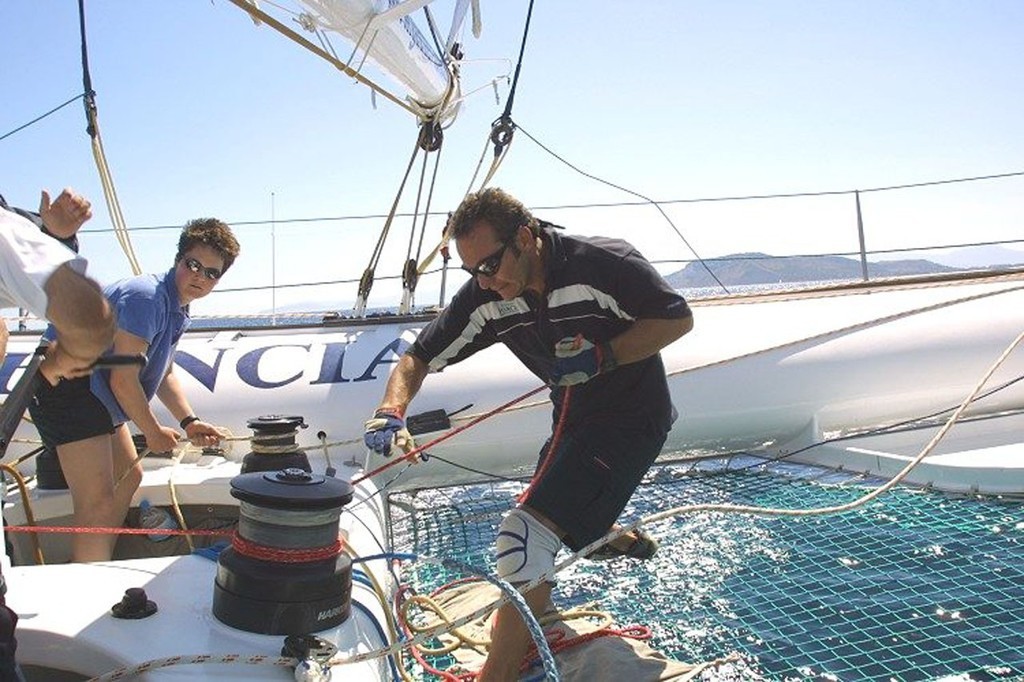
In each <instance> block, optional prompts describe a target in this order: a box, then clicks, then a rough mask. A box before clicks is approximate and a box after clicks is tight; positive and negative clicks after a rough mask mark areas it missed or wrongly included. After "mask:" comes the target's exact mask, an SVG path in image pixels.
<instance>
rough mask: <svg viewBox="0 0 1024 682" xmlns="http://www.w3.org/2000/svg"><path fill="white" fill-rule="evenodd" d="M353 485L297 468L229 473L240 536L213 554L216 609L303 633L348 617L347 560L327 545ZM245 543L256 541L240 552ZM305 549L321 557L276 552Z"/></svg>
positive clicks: (231, 619)
mask: <svg viewBox="0 0 1024 682" xmlns="http://www.w3.org/2000/svg"><path fill="white" fill-rule="evenodd" d="M352 493H353V489H352V485H351V484H350V483H348V482H347V481H341V480H338V479H336V478H329V477H324V476H320V475H317V474H311V473H309V472H307V471H304V470H303V469H299V468H289V469H284V470H282V471H260V472H252V473H245V474H240V475H238V476H236V477H235V478H233V479H232V480H231V494H232V495H233V496H234V497H236V498H237V499H238V500H239V501H240V503H239V519H238V535H239V536H240V538H241V541H242V542H241V543H237V542H236V543H233V545H232V547H229V548H228V549H225V550H224V551H223V552H221V555H220V558H219V560H218V562H217V577H216V579H215V581H214V591H213V615H214V616H216V618H217V619H218V620H220V621H221V622H222V623H224V624H225V625H230V626H231V627H235V628H238V629H239V630H245V631H246V632H255V633H260V634H267V635H304V634H309V633H312V632H319V631H321V630H326V629H329V628H333V627H336V626H337V625H340V624H341V623H343V622H345V620H347V619H348V617H349V615H350V613H351V608H352V604H351V597H352V562H351V560H350V559H349V557H348V556H347V555H346V554H345V553H344V552H342V551H339V552H338V553H337V554H333V553H332V552H331V551H330V548H331V547H332V546H333V545H334V543H335V542H336V541H337V539H338V518H339V517H340V516H341V509H342V507H343V506H344V505H346V504H348V503H349V502H350V501H351V500H352ZM243 545H244V546H250V547H251V546H255V547H256V548H257V550H258V551H257V552H256V553H255V554H256V555H253V554H249V553H243V551H248V550H242V549H241V547H242V546H243ZM303 550H309V553H310V554H312V555H317V554H319V555H323V558H315V559H312V560H301V561H292V560H285V559H278V558H275V556H276V555H281V556H285V555H294V554H295V553H302V551H303ZM325 552H326V554H325ZM292 558H294V557H292Z"/></svg>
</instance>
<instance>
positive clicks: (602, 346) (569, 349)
mask: <svg viewBox="0 0 1024 682" xmlns="http://www.w3.org/2000/svg"><path fill="white" fill-rule="evenodd" d="M615 366H616V363H615V356H614V355H613V354H612V349H611V346H609V345H608V344H607V343H599V344H596V345H595V344H594V343H593V342H592V341H588V340H587V339H585V338H583V336H582V335H580V334H577V335H576V336H573V337H566V338H564V339H562V340H561V341H559V342H558V343H556V344H555V367H554V369H553V370H552V371H551V383H553V384H555V385H556V386H575V385H576V384H582V383H585V382H587V381H590V380H591V379H593V378H594V377H596V376H597V375H598V374H601V373H602V372H610V371H611V370H613V369H615Z"/></svg>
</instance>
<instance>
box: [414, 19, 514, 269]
mask: <svg viewBox="0 0 1024 682" xmlns="http://www.w3.org/2000/svg"><path fill="white" fill-rule="evenodd" d="M474 14H475V12H474ZM532 16H533V0H530V6H529V7H528V8H527V11H526V23H525V25H524V26H523V38H522V41H521V42H520V45H519V58H518V59H517V60H516V68H515V72H514V74H513V76H512V85H511V86H510V88H509V95H508V99H506V100H505V110H504V112H503V113H502V114H501V116H500V117H498V119H497V120H495V121H494V122H493V123H492V124H491V133H490V136H489V138H488V140H489V142H490V143H492V144H493V145H494V159H493V160H492V161H491V167H490V170H489V171H488V172H487V175H486V176H485V178H484V180H483V182H481V183H480V189H483V188H484V187H486V186H487V185H488V184H489V183H490V181H491V179H492V178H493V177H494V174H495V173H496V172H497V170H498V167H499V166H500V165H501V162H502V161H504V159H505V155H506V154H507V153H508V149H509V146H510V145H511V144H512V136H513V133H514V132H515V128H516V124H515V123H514V122H513V121H512V104H513V101H514V100H515V95H516V87H517V86H518V85H519V75H520V72H521V71H522V67H523V56H524V55H525V53H526V40H527V38H528V37H529V34H530V18H531V17H532ZM487 144H488V143H487V142H485V143H484V152H483V153H482V154H481V156H480V161H481V164H482V162H483V157H484V155H485V154H486V152H487ZM479 172H480V164H478V165H477V168H476V171H475V172H474V173H473V179H472V180H470V183H469V189H467V191H466V194H469V192H470V191H471V190H472V187H473V183H474V182H475V181H476V176H477V174H478V173H479ZM463 196H465V195H463ZM451 228H452V225H451V223H450V222H449V223H446V224H445V227H444V230H443V231H442V233H441V239H440V240H439V241H438V243H437V245H436V246H434V248H433V249H432V250H431V252H430V253H429V254H428V255H427V257H426V258H424V259H423V260H422V261H421V262H420V264H419V266H418V268H417V274H418V275H422V274H423V272H424V271H425V270H426V269H427V268H428V267H430V264H431V263H432V262H433V261H434V258H435V257H437V254H439V253H442V252H447V249H448V242H449V241H451ZM443 267H444V268H447V267H448V259H447V258H446V259H445V261H444V265H443Z"/></svg>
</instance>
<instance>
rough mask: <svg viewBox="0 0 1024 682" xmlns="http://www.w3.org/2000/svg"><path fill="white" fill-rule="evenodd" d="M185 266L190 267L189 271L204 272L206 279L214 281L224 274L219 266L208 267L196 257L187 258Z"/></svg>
mask: <svg viewBox="0 0 1024 682" xmlns="http://www.w3.org/2000/svg"><path fill="white" fill-rule="evenodd" d="M185 267H186V268H188V269H189V272H202V273H203V276H204V277H206V279H209V280H213V281H214V282H216V281H217V280H218V279H220V276H221V275H223V274H224V273H223V272H221V271H220V270H218V269H217V268H208V267H206V266H205V265H203V264H202V263H200V262H199V261H197V260H196V259H195V258H186V259H185Z"/></svg>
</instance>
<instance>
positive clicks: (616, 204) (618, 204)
mask: <svg viewBox="0 0 1024 682" xmlns="http://www.w3.org/2000/svg"><path fill="white" fill-rule="evenodd" d="M485 148H486V143H485ZM1020 176H1024V171H1013V172H1009V173H996V174H992V175H979V176H974V177H967V178H952V179H944V180H929V181H924V182H916V183H909V184H905V185H891V186H885V187H872V188H868V189H861V190H856V189H844V190H824V191H820V192H794V193H789V194H753V195H745V196H723V197H699V198H681V199H659V200H658V201H657V203H658V204H661V205H662V206H665V205H668V204H698V203H706V202H716V201H746V200H755V199H790V198H798V197H817V196H833V195H845V194H854V193H855V192H861V193H866V192H887V191H893V190H901V189H915V188H920V187H930V186H933V185H949V184H955V183H961V182H975V181H981V180H999V179H1004V178H1012V177H1020ZM648 203H649V202H648V201H647V200H643V201H607V202H591V203H586V204H552V205H548V206H544V205H540V206H529V207H528V208H529V209H530V210H531V211H534V212H536V211H565V210H573V209H591V208H628V207H630V206H646V205H647V204H648ZM446 213H447V211H435V212H434V213H432V214H430V215H434V216H441V215H445V214H446ZM397 215H398V217H405V216H408V215H411V214H408V213H399V214H397ZM385 217H387V214H384V213H366V214H352V215H336V216H319V217H313V218H277V219H276V220H275V221H274V222H275V223H277V224H278V225H280V224H282V223H315V222H331V221H349V220H374V219H379V218H385ZM270 222H271V221H270V220H239V221H234V220H232V221H231V226H232V227H239V226H258V225H269V224H270ZM180 229H181V225H144V226H140V227H133V228H132V230H133V231H135V232H141V231H146V230H180ZM109 231H110V228H83V229H82V230H81V232H82V233H93V234H97V233H105V232H109ZM1018 241H1020V240H1006V241H1003V242H979V243H977V244H970V243H969V244H962V245H957V246H974V245H979V244H980V245H986V244H1001V243H1015V242H1018ZM915 250H916V249H915ZM877 253H883V252H881V251H879V252H877ZM838 255H841V254H838ZM709 260H710V259H709Z"/></svg>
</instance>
